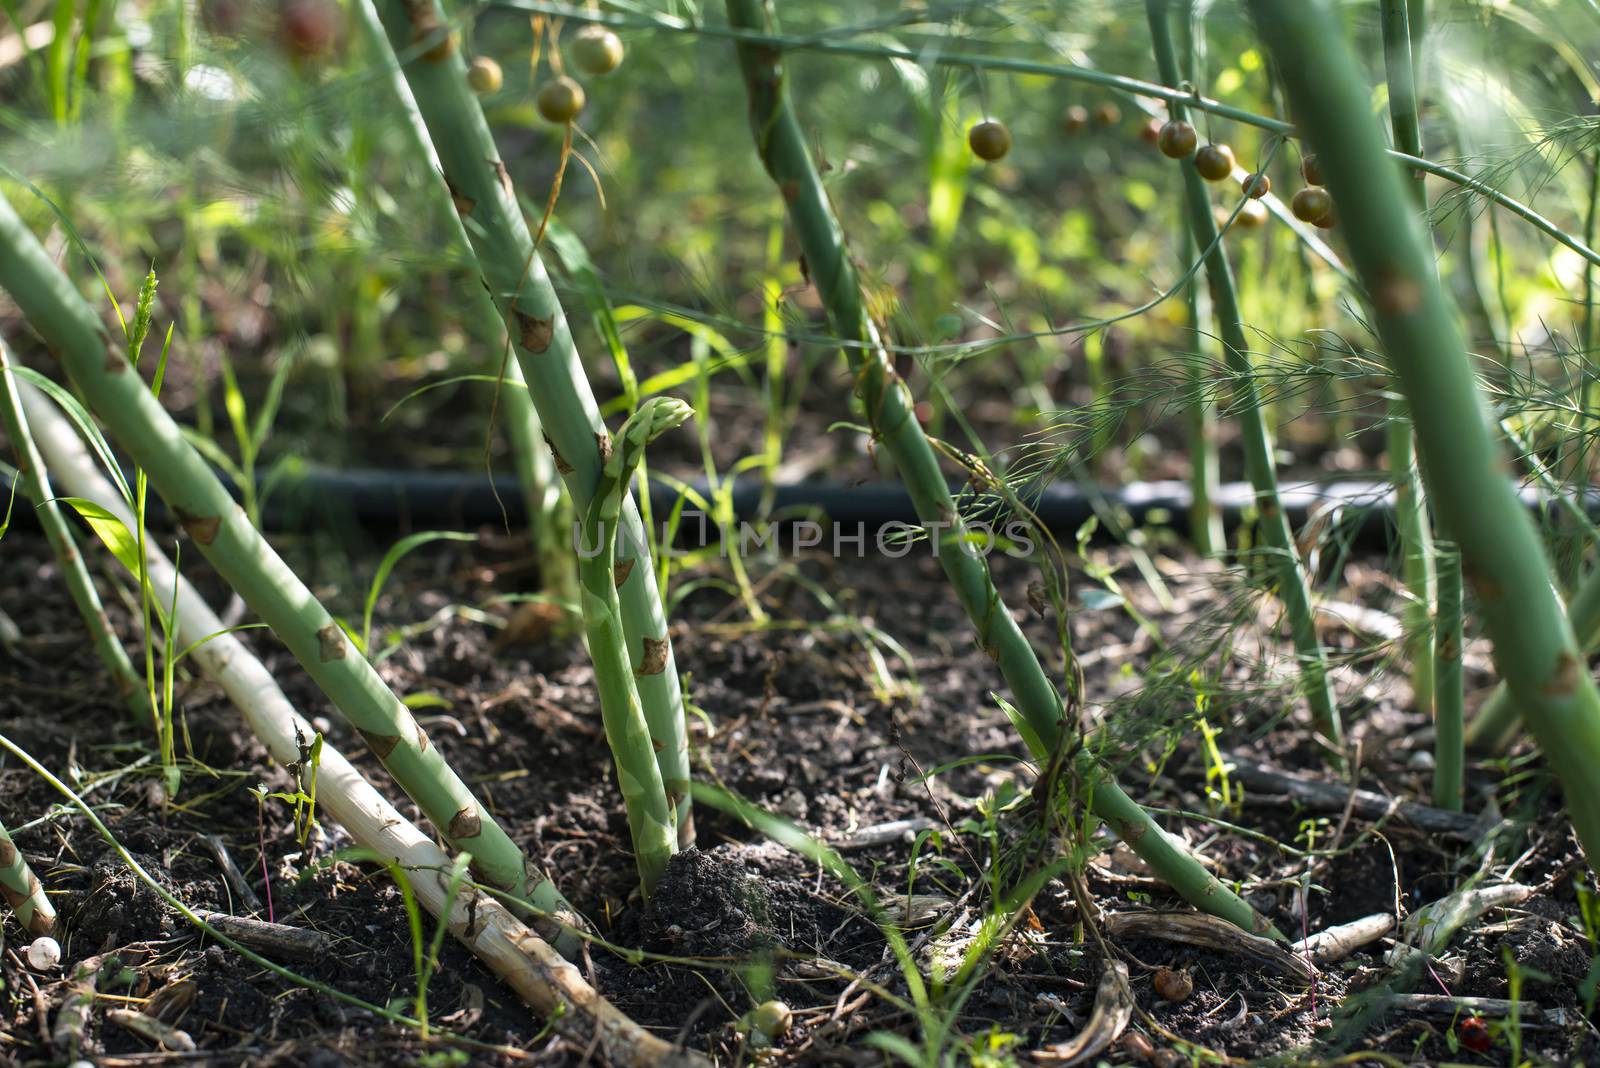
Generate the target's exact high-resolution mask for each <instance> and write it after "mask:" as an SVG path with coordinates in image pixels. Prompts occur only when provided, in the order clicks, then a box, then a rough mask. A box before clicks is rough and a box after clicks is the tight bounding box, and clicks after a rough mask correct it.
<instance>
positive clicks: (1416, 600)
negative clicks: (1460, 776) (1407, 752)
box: [1380, 0, 1435, 713]
mask: <svg viewBox="0 0 1600 1068" xmlns="http://www.w3.org/2000/svg"><path fill="white" fill-rule="evenodd" d="M1406 3H1407V0H1381V5H1380V10H1381V20H1380V21H1381V23H1382V26H1383V61H1384V70H1385V72H1386V76H1387V79H1388V85H1389V121H1390V124H1391V126H1392V127H1393V129H1394V143H1395V145H1396V147H1398V148H1399V149H1400V150H1401V151H1402V152H1406V153H1408V154H1410V155H1413V156H1421V155H1422V124H1421V120H1420V118H1419V116H1418V106H1417V87H1416V65H1415V62H1414V60H1413V57H1412V52H1411V42H1412V36H1413V34H1414V33H1416V32H1419V30H1420V27H1419V26H1416V25H1414V24H1413V19H1412V18H1411V16H1410V14H1409V13H1408V8H1407V6H1406ZM1414 177H1415V179H1416V180H1415V181H1413V182H1412V183H1411V188H1412V192H1413V193H1414V194H1415V197H1416V204H1417V210H1418V211H1419V212H1420V213H1421V215H1422V217H1423V218H1424V219H1426V218H1427V209H1428V198H1427V192H1426V188H1425V187H1424V185H1423V183H1422V180H1421V179H1422V175H1421V174H1420V173H1419V174H1416V175H1415V176H1414ZM1384 441H1385V445H1386V449H1385V451H1386V452H1387V454H1388V464H1389V477H1390V478H1391V479H1393V480H1394V494H1395V521H1396V526H1397V527H1398V528H1399V532H1400V554H1401V574H1402V576H1403V578H1404V580H1405V584H1406V593H1407V599H1406V605H1405V611H1404V622H1405V633H1406V655H1407V657H1408V658H1409V659H1410V661H1411V692H1412V697H1413V700H1414V701H1415V706H1416V709H1417V711H1419V712H1424V713H1426V712H1430V711H1432V709H1433V702H1434V677H1433V667H1434V651H1433V631H1434V624H1433V601H1434V584H1435V579H1434V559H1433V534H1432V531H1431V530H1430V529H1429V523H1428V502H1427V499H1426V496H1425V494H1424V491H1423V487H1422V474H1421V472H1420V471H1418V470H1417V463H1416V448H1415V443H1414V442H1413V440H1412V432H1411V413H1410V409H1409V408H1408V406H1407V405H1406V400H1405V397H1404V396H1403V395H1401V394H1399V393H1394V394H1392V395H1391V396H1390V398H1389V402H1388V411H1387V414H1386V418H1385V420H1384Z"/></svg>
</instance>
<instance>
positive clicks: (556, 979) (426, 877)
mask: <svg viewBox="0 0 1600 1068" xmlns="http://www.w3.org/2000/svg"><path fill="white" fill-rule="evenodd" d="M21 392H22V395H23V402H24V404H25V405H26V406H27V410H28V417H29V419H30V421H31V422H32V425H33V427H34V433H35V437H36V440H37V442H38V444H39V448H40V450H41V451H42V452H43V453H44V455H45V460H46V463H47V464H48V465H49V467H50V470H51V471H52V473H54V474H55V475H56V476H57V478H58V479H59V481H60V482H61V484H62V485H63V486H66V487H68V489H69V491H70V492H71V493H73V494H75V495H76V496H80V497H85V498H87V499H89V500H92V501H94V502H95V503H97V504H99V505H100V506H101V507H103V508H106V509H107V510H109V511H111V512H113V513H114V514H117V515H119V516H120V517H121V518H122V519H123V521H124V522H127V523H130V524H131V522H132V516H131V515H129V514H127V508H126V505H125V504H124V502H123V501H122V500H121V498H119V497H118V496H117V495H116V493H115V492H114V491H113V490H112V489H111V487H110V485H109V484H107V482H106V481H105V479H104V478H103V477H101V475H100V473H99V471H98V470H97V469H96V468H95V466H94V461H93V460H92V459H91V458H90V456H89V454H88V451H87V450H86V449H85V448H84V446H83V444H82V442H80V441H79V440H78V438H77V435H76V433H75V432H74V431H73V429H72V428H71V426H70V425H69V424H68V422H67V420H66V418H65V417H64V416H62V415H61V414H60V413H59V412H58V411H57V410H56V408H55V406H54V405H53V404H52V403H51V402H49V401H48V400H46V399H45V397H44V396H43V395H42V394H41V393H39V392H38V391H37V390H35V389H33V388H31V387H30V386H27V385H26V384H24V385H23V388H22V390H21ZM149 572H150V580H151V582H152V583H153V585H154V588H155V590H156V596H157V598H158V599H159V600H160V602H161V603H163V604H167V603H171V600H172V596H173V585H174V582H176V584H177V595H178V630H179V642H180V644H182V645H185V646H189V645H195V643H198V642H201V641H202V640H203V639H209V640H205V641H204V644H200V645H197V646H196V648H195V649H194V652H193V653H192V654H191V655H192V656H193V657H194V659H195V661H196V662H197V663H198V664H199V666H200V669H201V671H202V672H203V673H204V674H205V675H206V677H207V678H209V679H211V680H212V681H214V682H216V683H217V684H218V685H219V686H221V687H222V689H223V691H224V692H225V693H226V694H227V695H228V697H229V699H230V700H232V701H233V703H234V704H235V705H236V706H237V707H238V709H239V711H240V712H241V713H243V715H244V717H245V719H246V721H247V722H248V723H249V725H250V729H251V730H252V731H253V732H254V733H255V735H256V737H257V738H258V739H260V740H261V743H262V744H263V745H265V746H266V747H267V750H268V751H269V752H270V753H271V754H272V757H273V759H274V760H277V761H279V762H280V763H282V764H289V763H291V762H293V761H296V760H298V759H299V758H300V749H299V742H300V741H301V740H303V739H310V738H312V737H314V736H315V731H314V730H313V729H312V727H311V725H310V724H308V723H307V722H306V721H305V720H304V719H302V718H301V717H300V715H299V713H297V712H296V711H295V710H294V707H293V706H292V705H291V704H290V703H289V700H288V698H286V697H285V696H284V694H283V691H282V690H281V689H279V688H278V684H277V682H276V681H275V680H274V679H273V677H272V675H271V673H270V672H268V671H267V669H266V667H265V666H263V665H262V663H261V661H259V660H257V659H256V658H255V656H253V655H252V654H251V653H250V651H249V650H248V649H246V648H245V647H244V645H242V644H241V643H240V642H239V641H238V639H236V638H234V637H233V636H232V635H231V634H226V633H223V632H224V630H225V628H224V627H223V625H222V622H221V621H220V620H219V619H218V618H217V616H216V614H215V613H214V612H212V610H211V608H210V607H209V606H208V605H207V604H206V603H205V601H204V600H203V599H202V598H201V597H200V595H199V594H198V593H196V592H195V590H194V588H193V587H192V586H190V585H189V583H188V581H187V580H185V579H183V578H182V577H181V576H179V575H177V574H176V573H175V572H174V571H173V568H172V565H171V564H170V563H169V562H168V561H167V559H166V557H165V556H163V555H162V554H161V553H160V552H159V551H158V550H156V549H155V548H154V547H153V546H152V547H151V550H150V553H149ZM317 803H318V805H319V806H321V808H322V810H323V811H324V812H326V813H327V814H328V815H329V816H331V817H332V818H333V819H335V820H337V821H338V822H339V823H340V824H341V825H342V826H343V827H344V828H345V830H346V831H348V832H349V833H350V836H351V837H352V838H353V839H355V840H356V842H358V843H359V844H361V845H362V846H363V847H365V848H367V849H370V850H372V851H373V852H374V853H377V854H379V855H381V856H383V857H386V858H389V859H391V860H393V861H394V862H395V863H397V864H398V865H399V866H400V867H402V868H403V869H405V870H406V871H407V872H409V873H410V877H411V887H412V890H413V891H414V892H415V894H416V896H417V898H418V900H420V901H421V902H422V904H423V906H424V907H425V908H426V909H427V910H428V911H429V912H430V913H432V914H433V915H434V916H437V917H446V916H447V917H448V919H447V921H446V922H447V923H448V924H449V929H450V932H451V933H452V934H453V935H455V936H456V937H457V938H458V939H460V940H461V942H462V943H463V944H464V945H466V947H467V948H468V949H469V950H471V951H472V952H473V954H475V955H476V956H477V957H478V958H479V959H480V960H482V961H483V962H484V963H485V964H487V965H489V967H490V968H491V969H492V970H493V971H494V973H495V974H496V975H498V976H499V977H500V978H501V979H503V980H504V981H505V983H506V985H508V986H510V987H511V988H512V989H513V990H515V991H516V992H517V995H518V996H519V997H521V998H522V999H523V1001H525V1002H526V1003H527V1004H528V1005H529V1006H530V1007H531V1008H532V1009H533V1010H534V1011H535V1012H537V1013H539V1015H540V1016H542V1017H544V1018H545V1019H547V1020H549V1021H551V1022H552V1024H553V1025H554V1027H555V1028H556V1030H557V1031H558V1032H560V1033H562V1034H563V1035H565V1036H566V1037H568V1038H569V1039H570V1040H571V1041H572V1042H573V1043H574V1044H575V1045H577V1046H578V1047H579V1048H582V1049H589V1048H594V1049H595V1050H596V1051H597V1052H598V1053H599V1054H600V1055H602V1056H603V1057H604V1058H605V1059H606V1060H607V1061H609V1062H610V1063H612V1064H616V1065H621V1066H624V1068H657V1066H661V1065H684V1066H690V1065H694V1066H699V1065H703V1064H704V1063H705V1062H704V1060H703V1059H702V1058H701V1057H700V1056H699V1055H698V1054H695V1053H692V1052H689V1051H687V1050H679V1049H677V1048H675V1047H674V1046H673V1045H671V1044H670V1043H668V1042H666V1041H664V1040H662V1039H661V1038H658V1037H657V1036H655V1035H653V1034H650V1033H649V1032H648V1031H646V1030H644V1029H643V1028H642V1027H640V1026H639V1025H638V1024H636V1023H634V1022H633V1021H632V1020H631V1019H629V1018H628V1017H627V1016H625V1015H624V1014H623V1013H622V1012H620V1011H619V1010H618V1009H617V1008H616V1007H615V1006H613V1005H612V1004H611V1003H610V1002H608V1001H606V1000H605V999H604V998H603V997H601V996H600V995H599V994H598V993H597V992H596V991H595V989H594V988H593V987H591V986H590V985H589V984H588V983H587V982H586V981H585V980H584V978H583V976H582V975H581V974H580V973H579V972H578V970H577V969H576V968H575V967H573V966H572V965H571V964H570V963H569V962H568V961H567V960H566V959H565V958H563V957H562V956H561V955H560V954H559V953H557V952H556V951H555V949H553V948H552V947H551V946H550V944H549V943H548V942H546V941H545V940H544V939H543V938H540V937H539V936H538V935H537V934H535V933H534V932H533V931H532V930H530V929H529V928H528V926H527V925H526V924H524V923H523V922H522V921H521V920H518V919H517V918H516V917H515V916H513V915H512V914H511V913H510V911H509V910H507V909H506V908H505V906H503V905H501V904H500V903H499V902H498V901H497V900H495V899H494V898H492V897H490V896H488V895H486V894H483V893H479V892H477V891H474V890H471V889H469V890H467V891H466V892H464V893H460V894H458V895H457V896H456V898H455V900H454V901H453V902H452V901H451V900H450V899H449V897H448V894H447V889H448V886H449V872H450V869H451V862H450V858H449V857H448V856H447V855H446V854H445V852H444V851H443V850H442V849H440V848H439V847H438V846H437V845H435V844H434V842H433V841H432V839H430V838H428V837H427V836H426V835H424V834H423V833H422V832H421V831H420V830H418V829H417V827H416V825H415V824H413V823H412V822H411V821H410V820H408V819H406V818H405V817H404V816H402V815H401V814H400V812H399V811H398V810H397V809H396V808H395V807H394V806H393V805H391V804H390V803H389V802H388V801H387V800H386V799H385V798H384V797H383V795H382V794H380V793H378V791H377V790H376V789H374V788H373V786H372V784H370V783H369V782H367V781H366V779H365V778H363V777H362V775H361V773H360V772H359V771H357V770H356V769H355V767H354V766H352V765H351V764H350V762H349V761H348V760H346V759H345V758H344V756H343V755H342V754H341V753H339V752H338V750H336V749H335V748H334V747H333V746H331V745H328V744H326V743H325V744H324V745H323V747H322V758H321V764H320V765H319V767H318V771H317ZM573 919H575V917H574V918H573Z"/></svg>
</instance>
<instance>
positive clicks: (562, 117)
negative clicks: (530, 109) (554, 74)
mask: <svg viewBox="0 0 1600 1068" xmlns="http://www.w3.org/2000/svg"><path fill="white" fill-rule="evenodd" d="M535 103H536V104H537V105H538V108H539V114H541V115H543V116H544V117H545V120H546V121H547V122H553V123H556V124H558V125H562V126H565V125H566V124H567V123H569V122H571V121H572V120H573V119H576V118H577V117H578V113H579V112H581V111H582V110H583V103H584V97H583V86H581V85H579V84H578V83H577V82H575V81H573V80H572V79H571V78H568V77H566V76H562V77H560V78H557V79H556V80H555V81H551V82H545V84H544V87H543V88H541V89H540V90H539V96H538V99H537V100H536V101H535Z"/></svg>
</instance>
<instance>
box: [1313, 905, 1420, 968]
mask: <svg viewBox="0 0 1600 1068" xmlns="http://www.w3.org/2000/svg"><path fill="white" fill-rule="evenodd" d="M1392 930H1394V915H1393V914H1392V913H1388V912H1377V913H1373V914H1372V915H1371V916H1363V917H1361V918H1360V919H1359V920H1351V921H1350V922H1349V923H1341V924H1339V925H1338V926H1337V927H1329V928H1327V929H1326V930H1322V931H1318V932H1317V933H1316V934H1314V935H1310V936H1309V937H1306V938H1302V939H1301V940H1300V941H1298V942H1296V943H1294V944H1293V945H1291V946H1290V947H1289V950H1290V952H1292V953H1295V954H1297V955H1298V956H1301V957H1305V958H1309V959H1310V960H1311V961H1312V962H1313V963H1315V964H1333V963H1335V962H1337V961H1341V960H1344V959H1345V958H1346V957H1348V956H1349V955H1350V954H1352V953H1354V952H1355V951H1356V950H1358V949H1360V948H1361V947H1362V946H1366V945H1371V944H1372V943H1373V942H1376V941H1377V940H1378V939H1380V938H1382V937H1383V936H1384V935H1386V934H1388V933H1389V932H1390V931H1392Z"/></svg>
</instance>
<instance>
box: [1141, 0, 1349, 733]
mask: <svg viewBox="0 0 1600 1068" xmlns="http://www.w3.org/2000/svg"><path fill="white" fill-rule="evenodd" d="M1167 11H1168V0H1145V12H1146V14H1147V16H1148V17H1149V21H1150V36H1151V40H1152V43H1153V44H1154V46H1155V54H1156V66H1157V67H1158V68H1159V70H1160V73H1161V80H1162V81H1164V82H1166V83H1167V84H1168V85H1178V84H1180V81H1181V79H1180V73H1181V72H1180V69H1179V67H1178V55H1177V49H1176V48H1175V47H1174V46H1173V41H1172V27H1171V25H1170V24H1169V22H1168V19H1167ZM1168 111H1169V113H1170V115H1171V117H1172V118H1173V119H1175V120H1176V119H1182V118H1183V117H1184V115H1185V108H1184V107H1183V105H1181V104H1179V103H1177V102H1175V101H1174V102H1170V103H1169V104H1168ZM1182 170H1183V187H1184V196H1185V199H1186V200H1187V202H1188V209H1189V227H1190V229H1191V231H1192V232H1193V233H1194V240H1195V244H1197V245H1199V246H1200V247H1201V248H1202V249H1207V250H1209V251H1208V252H1207V253H1206V258H1205V268H1206V281H1207V283H1208V285H1209V288H1210V290H1211V304H1212V307H1213V308H1214V309H1215V312H1216V323H1217V334H1218V335H1219V336H1220V338H1221V339H1222V350H1223V357H1224V361H1225V363H1226V365H1227V367H1228V371H1229V373H1230V374H1231V375H1232V376H1233V389H1234V393H1235V395H1236V396H1237V398H1238V404H1237V407H1238V408H1239V410H1240V415H1239V431H1240V436H1241V437H1242V438H1243V441H1244V456H1245V472H1246V474H1247V476H1248V477H1249V479H1250V484H1251V486H1252V487H1253V489H1254V490H1255V496H1256V512H1257V514H1258V516H1259V517H1260V518H1259V523H1260V529H1261V533H1262V536H1263V538H1262V540H1263V541H1264V542H1265V547H1266V551H1267V552H1268V553H1269V554H1270V555H1271V558H1272V562H1273V565H1274V568H1275V570H1276V572H1277V578H1278V597H1279V598H1280V599H1281V600H1282V601H1283V606H1284V609H1285V612H1286V614H1287V615H1288V617H1289V631H1290V634H1291V636H1292V638H1293V641H1294V648H1295V653H1296V655H1297V656H1298V658H1299V660H1300V676H1301V680H1300V681H1301V686H1302V689H1303V691H1304V693H1305V695H1306V700H1307V701H1308V702H1309V703H1310V705H1311V713H1312V717H1313V718H1314V719H1315V721H1316V725H1317V728H1318V730H1320V731H1321V732H1322V734H1323V735H1324V737H1325V740H1326V742H1327V744H1328V745H1329V747H1330V751H1331V752H1332V754H1333V757H1334V759H1335V760H1337V759H1338V758H1339V751H1340V749H1341V748H1342V745H1343V742H1344V731H1343V727H1342V725H1341V723H1340V720H1339V708H1338V705H1337V703H1336V702H1335V701H1334V697H1333V686H1332V684H1331V683H1330V682H1329V679H1328V664H1327V659H1326V658H1325V656H1324V654H1323V650H1322V642H1321V641H1320V640H1319V638H1318V637H1317V627H1316V620H1315V618H1314V617H1313V615H1312V608H1311V590H1310V586H1309V584H1308V582H1307V580H1306V573H1305V568H1304V567H1303V566H1302V565H1301V562H1300V554H1299V550H1298V549H1297V548H1296V546H1295V543H1294V536H1293V535H1292V534H1291V533H1290V531H1289V517H1288V516H1287V515H1285V514H1284V511H1283V507H1282V505H1281V504H1280V502H1279V499H1278V471H1277V467H1276V463H1275V461H1274V459H1273V455H1272V441H1271V438H1270V437H1269V435H1268V433H1267V421H1266V416H1265V415H1264V413H1263V411H1262V407H1261V400H1260V396H1259V393H1258V391H1257V389H1256V384H1255V378H1254V374H1253V370H1252V368H1251V366H1250V349H1249V346H1248V345H1247V344H1246V343H1245V337H1244V326H1243V323H1242V321H1241V318H1240V314H1239V298H1238V293H1237V291H1236V290H1235V288H1234V284H1233V268H1232V267H1231V266H1230V265H1229V263H1228V253H1227V250H1226V249H1225V248H1224V247H1223V245H1222V242H1221V241H1220V240H1219V239H1218V235H1217V221H1216V218H1215V217H1214V216H1213V215H1212V213H1211V196H1210V194H1209V193H1207V192H1206V183H1205V179H1203V178H1202V177H1201V176H1200V173H1199V171H1197V170H1195V168H1194V167H1192V166H1184V167H1183V168H1182Z"/></svg>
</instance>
